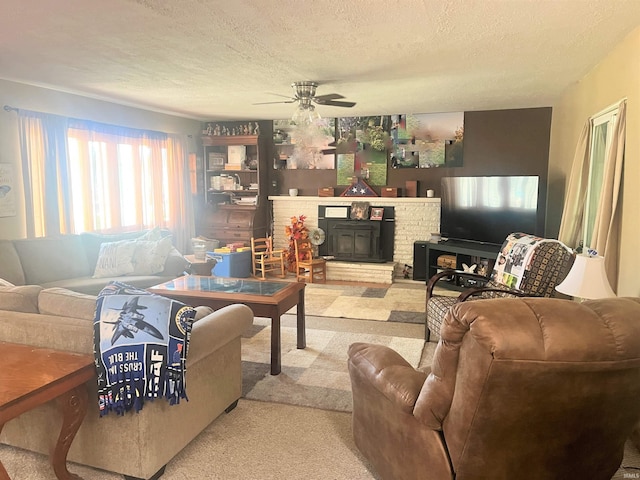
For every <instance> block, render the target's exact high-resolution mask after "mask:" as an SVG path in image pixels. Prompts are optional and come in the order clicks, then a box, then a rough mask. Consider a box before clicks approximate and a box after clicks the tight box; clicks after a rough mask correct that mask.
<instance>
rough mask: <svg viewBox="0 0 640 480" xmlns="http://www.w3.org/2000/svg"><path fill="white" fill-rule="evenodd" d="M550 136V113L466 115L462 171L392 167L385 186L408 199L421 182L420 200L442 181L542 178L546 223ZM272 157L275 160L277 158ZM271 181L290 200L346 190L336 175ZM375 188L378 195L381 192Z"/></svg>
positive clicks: (281, 175) (276, 173)
mask: <svg viewBox="0 0 640 480" xmlns="http://www.w3.org/2000/svg"><path fill="white" fill-rule="evenodd" d="M550 132H551V107H543V108H523V109H513V110H489V111H477V112H465V114H464V155H463V165H462V166H461V167H437V168H399V169H394V168H391V167H389V168H388V172H387V186H389V187H398V188H400V189H401V193H400V195H401V196H404V194H403V190H404V186H405V181H406V180H418V196H420V197H425V196H426V191H427V190H428V189H432V190H435V196H436V197H439V196H440V179H441V178H442V177H447V176H472V175H538V176H539V177H540V192H539V202H538V207H539V211H540V212H543V217H544V212H545V211H546V198H547V172H548V163H549V139H550ZM269 157H270V158H273V152H271V153H270V155H269ZM268 175H269V186H270V191H269V194H271V195H278V194H286V193H287V192H288V191H289V188H297V189H298V190H299V193H298V194H299V195H317V194H318V188H321V187H334V191H335V195H336V196H338V195H340V193H342V192H343V191H344V190H345V189H346V185H345V186H343V185H340V186H339V185H336V170H274V169H273V168H272V165H270V166H269V168H268ZM273 180H275V181H276V182H277V189H275V190H274V189H273V188H271V185H272V182H273ZM372 188H373V189H374V190H376V192H377V193H380V187H379V186H372ZM557 208H560V209H561V208H562V205H560V206H558V207H557ZM542 221H544V218H543V219H542ZM543 229H544V228H543ZM543 229H542V230H543ZM542 230H541V231H542Z"/></svg>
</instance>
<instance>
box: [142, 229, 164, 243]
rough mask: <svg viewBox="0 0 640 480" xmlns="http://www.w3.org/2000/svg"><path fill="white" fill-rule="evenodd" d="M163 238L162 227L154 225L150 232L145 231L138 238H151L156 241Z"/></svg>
mask: <svg viewBox="0 0 640 480" xmlns="http://www.w3.org/2000/svg"><path fill="white" fill-rule="evenodd" d="M161 239H162V233H161V231H160V227H154V228H152V229H151V230H149V231H148V232H145V233H143V234H142V235H140V236H139V237H138V238H137V240H151V241H154V242H156V241H158V240H161Z"/></svg>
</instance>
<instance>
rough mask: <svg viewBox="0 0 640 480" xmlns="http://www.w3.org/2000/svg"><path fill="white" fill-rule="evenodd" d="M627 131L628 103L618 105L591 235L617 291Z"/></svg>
mask: <svg viewBox="0 0 640 480" xmlns="http://www.w3.org/2000/svg"><path fill="white" fill-rule="evenodd" d="M626 130H627V102H626V101H622V102H620V105H619V106H618V114H617V115H616V119H615V122H614V125H613V137H612V139H611V144H610V145H611V147H610V148H609V149H608V150H607V154H606V159H605V164H604V176H603V179H602V190H601V191H600V202H599V203H598V211H597V213H596V221H595V226H594V229H593V236H592V237H591V248H594V249H595V250H596V251H597V252H598V254H600V255H602V256H603V257H604V263H605V268H606V270H607V276H608V277H609V283H611V288H613V290H614V291H615V290H617V286H618V265H619V259H618V255H619V249H620V228H621V226H622V225H621V215H622V211H621V208H622V205H621V197H620V187H621V184H622V166H623V163H624V146H625V139H626Z"/></svg>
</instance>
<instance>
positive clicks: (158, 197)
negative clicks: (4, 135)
mask: <svg viewBox="0 0 640 480" xmlns="http://www.w3.org/2000/svg"><path fill="white" fill-rule="evenodd" d="M18 115H19V119H20V141H21V154H22V166H23V177H24V183H25V193H26V195H25V196H26V198H25V202H26V205H27V232H28V235H29V236H30V237H34V236H45V235H54V234H59V233H80V232H83V231H101V232H117V231H123V230H135V229H143V228H153V227H156V226H159V227H164V228H167V229H169V230H171V231H172V232H173V234H174V243H175V245H176V247H177V248H178V249H179V250H180V251H183V252H186V251H187V250H188V247H189V243H188V242H189V241H190V239H191V237H192V236H193V235H194V232H195V226H194V223H195V222H194V220H193V208H192V201H191V195H192V194H191V189H190V187H189V167H188V151H187V149H188V147H187V142H186V137H184V136H180V135H169V134H166V133H162V132H153V131H146V130H137V129H131V128H125V127H119V126H114V125H108V124H102V123H97V122H91V121H87V120H79V119H69V118H65V117H60V116H56V115H48V114H42V113H39V112H30V111H23V110H19V111H18Z"/></svg>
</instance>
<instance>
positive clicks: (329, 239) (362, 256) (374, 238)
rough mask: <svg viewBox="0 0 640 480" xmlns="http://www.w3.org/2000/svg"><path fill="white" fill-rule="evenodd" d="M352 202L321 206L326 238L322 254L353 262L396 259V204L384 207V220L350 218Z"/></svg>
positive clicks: (320, 225)
mask: <svg viewBox="0 0 640 480" xmlns="http://www.w3.org/2000/svg"><path fill="white" fill-rule="evenodd" d="M350 208H351V207H349V206H326V205H319V206H318V226H319V227H320V228H322V229H323V230H324V231H325V234H326V238H325V241H324V243H323V244H322V245H320V247H319V250H318V251H319V254H320V255H322V256H329V257H333V259H335V260H342V261H350V262H376V263H384V262H389V261H393V236H394V230H395V218H394V209H393V207H372V208H383V209H384V215H383V217H382V220H369V219H362V220H354V219H350V218H349V217H350Z"/></svg>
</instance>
